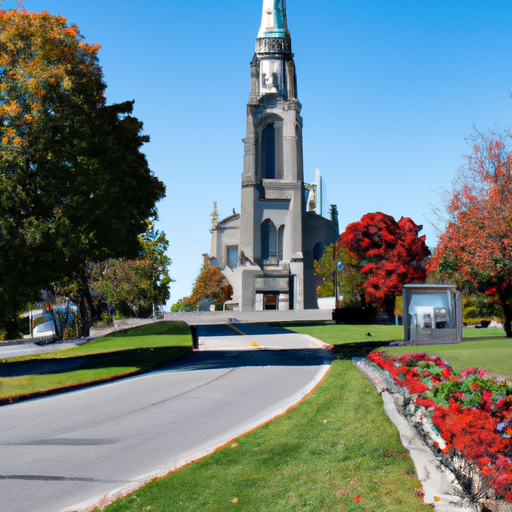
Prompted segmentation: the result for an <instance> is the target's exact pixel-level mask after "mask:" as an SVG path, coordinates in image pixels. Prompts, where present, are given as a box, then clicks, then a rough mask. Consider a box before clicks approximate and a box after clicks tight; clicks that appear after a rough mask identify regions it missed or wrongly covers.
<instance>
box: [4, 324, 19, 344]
mask: <svg viewBox="0 0 512 512" xmlns="http://www.w3.org/2000/svg"><path fill="white" fill-rule="evenodd" d="M5 328H6V329H5V330H6V333H5V334H6V339H7V340H15V339H18V337H19V328H18V322H17V320H16V319H13V320H9V321H8V322H7V323H6V325H5Z"/></svg>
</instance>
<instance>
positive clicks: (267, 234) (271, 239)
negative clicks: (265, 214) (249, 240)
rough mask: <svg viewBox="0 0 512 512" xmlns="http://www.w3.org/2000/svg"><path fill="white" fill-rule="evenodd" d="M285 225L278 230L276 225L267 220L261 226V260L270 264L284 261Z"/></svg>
mask: <svg viewBox="0 0 512 512" xmlns="http://www.w3.org/2000/svg"><path fill="white" fill-rule="evenodd" d="M283 247H284V225H283V226H279V229H276V226H275V224H274V223H273V222H272V221H271V220H269V219H267V220H266V221H265V222H264V223H263V224H262V225H261V258H262V259H263V260H264V261H268V262H275V263H277V262H279V261H283Z"/></svg>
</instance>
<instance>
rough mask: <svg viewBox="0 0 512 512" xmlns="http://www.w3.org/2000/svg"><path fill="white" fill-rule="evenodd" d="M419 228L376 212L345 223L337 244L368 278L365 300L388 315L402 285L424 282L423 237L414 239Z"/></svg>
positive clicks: (405, 221)
mask: <svg viewBox="0 0 512 512" xmlns="http://www.w3.org/2000/svg"><path fill="white" fill-rule="evenodd" d="M422 228H423V226H420V225H418V224H415V223H414V222H413V221H412V220H411V219H410V218H408V217H402V218H401V219H400V220H399V221H398V222H397V221H396V220H395V219H394V218H393V217H391V216H390V215H386V214H385V213H381V212H376V213H367V214H366V215H363V217H362V218H361V220H360V221H358V222H353V223H352V224H349V225H348V226H347V228H346V229H345V232H344V233H342V234H341V235H340V237H339V241H338V244H339V245H340V246H342V247H344V248H346V249H347V250H348V251H349V252H350V253H351V254H353V255H354V257H355V258H356V259H357V260H358V261H359V267H360V271H361V272H362V273H363V274H367V275H368V279H367V280H366V282H365V284H364V287H365V290H366V300H367V301H368V302H374V303H375V304H376V306H377V308H378V309H379V310H380V311H382V310H384V311H385V312H386V314H387V315H388V316H392V315H393V314H394V308H395V297H396V296H398V295H401V294H402V285H404V284H406V283H411V282H416V283H418V282H424V281H425V278H426V268H425V260H426V258H427V257H428V256H429V255H430V251H429V249H428V247H427V246H426V245H425V235H423V236H418V233H419V231H421V229H422Z"/></svg>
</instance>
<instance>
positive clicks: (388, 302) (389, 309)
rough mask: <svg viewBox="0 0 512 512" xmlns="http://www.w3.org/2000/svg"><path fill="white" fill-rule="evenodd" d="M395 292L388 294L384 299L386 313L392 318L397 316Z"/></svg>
mask: <svg viewBox="0 0 512 512" xmlns="http://www.w3.org/2000/svg"><path fill="white" fill-rule="evenodd" d="M395 300H396V297H395V294H391V295H388V296H387V297H386V299H385V300H384V313H385V315H386V316H387V317H388V318H389V319H390V320H392V319H393V318H394V316H395Z"/></svg>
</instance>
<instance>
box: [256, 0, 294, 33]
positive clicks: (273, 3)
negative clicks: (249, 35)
mask: <svg viewBox="0 0 512 512" xmlns="http://www.w3.org/2000/svg"><path fill="white" fill-rule="evenodd" d="M287 35H288V27H287V24H286V5H285V0H263V13H262V15H261V27H260V30H259V32H258V39H261V38H264V37H285V36H287Z"/></svg>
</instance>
